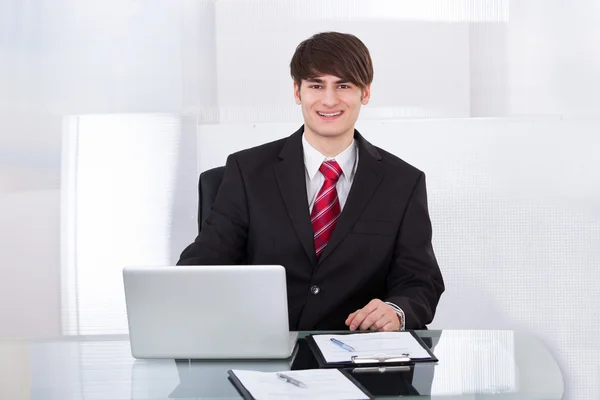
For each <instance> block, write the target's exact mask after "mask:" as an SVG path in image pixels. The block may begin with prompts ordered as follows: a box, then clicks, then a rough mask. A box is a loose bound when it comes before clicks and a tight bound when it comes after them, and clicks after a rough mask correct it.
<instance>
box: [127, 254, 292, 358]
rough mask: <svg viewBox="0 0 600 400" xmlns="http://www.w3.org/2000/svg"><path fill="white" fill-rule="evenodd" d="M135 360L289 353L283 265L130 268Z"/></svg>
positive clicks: (129, 316)
mask: <svg viewBox="0 0 600 400" xmlns="http://www.w3.org/2000/svg"><path fill="white" fill-rule="evenodd" d="M123 280H124V285H125V301H126V305H127V319H128V322H129V339H130V342H131V354H132V355H133V357H135V358H184V359H188V358H191V359H223V358H227V359H250V358H254V359H264V358H288V357H290V356H291V354H292V351H293V350H294V346H295V344H296V339H297V336H298V333H297V332H290V331H289V324H288V309H287V289H286V280H285V268H283V267H282V266H280V265H230V266H224V265H217V266H168V267H125V268H124V269H123Z"/></svg>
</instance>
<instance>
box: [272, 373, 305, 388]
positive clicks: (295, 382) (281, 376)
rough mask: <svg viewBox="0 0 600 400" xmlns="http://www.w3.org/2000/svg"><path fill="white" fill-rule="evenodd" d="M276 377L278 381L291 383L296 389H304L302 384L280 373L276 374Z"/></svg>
mask: <svg viewBox="0 0 600 400" xmlns="http://www.w3.org/2000/svg"><path fill="white" fill-rule="evenodd" d="M277 377H278V378H279V379H283V380H284V381H286V382H287V383H291V384H292V385H294V386H298V387H301V388H305V387H306V385H305V384H304V383H303V382H300V381H299V380H298V379H294V378H292V377H291V376H288V375H285V374H282V373H281V372H278V373H277Z"/></svg>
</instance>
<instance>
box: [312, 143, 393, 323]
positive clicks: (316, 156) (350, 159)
mask: <svg viewBox="0 0 600 400" xmlns="http://www.w3.org/2000/svg"><path fill="white" fill-rule="evenodd" d="M302 147H303V150H304V172H305V174H304V175H305V177H306V194H307V196H308V212H309V213H311V212H312V208H313V205H314V204H315V199H316V198H317V194H318V193H319V190H320V189H321V186H323V182H325V177H324V176H323V174H322V173H320V172H319V168H320V167H321V164H323V162H325V161H329V160H335V161H336V162H337V163H338V165H339V166H340V168H341V169H342V175H341V176H340V178H339V179H338V181H337V183H336V185H335V189H336V191H337V194H338V200H339V202H340V210H343V209H344V205H345V204H346V200H348V193H350V188H351V187H352V181H354V175H355V174H356V167H357V165H358V146H357V144H356V140H353V141H352V143H350V146H348V147H347V148H346V150H344V151H342V152H341V153H340V154H338V155H337V156H335V157H327V156H325V155H323V154H321V152H319V151H318V150H317V149H315V148H314V147H312V146H311V145H310V143H308V142H307V141H306V138H305V137H304V135H302ZM386 304H388V305H389V306H391V307H392V308H393V309H394V311H396V313H397V314H398V315H399V316H400V329H401V330H404V319H405V318H404V311H402V309H401V308H400V307H398V306H397V305H396V304H394V303H390V302H386Z"/></svg>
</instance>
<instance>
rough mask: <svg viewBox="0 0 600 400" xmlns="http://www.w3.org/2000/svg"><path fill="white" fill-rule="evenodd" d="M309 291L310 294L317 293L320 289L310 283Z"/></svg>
mask: <svg viewBox="0 0 600 400" xmlns="http://www.w3.org/2000/svg"><path fill="white" fill-rule="evenodd" d="M310 291H311V292H312V294H319V292H320V291H321V289H320V288H319V287H318V286H317V285H312V286H311V288H310Z"/></svg>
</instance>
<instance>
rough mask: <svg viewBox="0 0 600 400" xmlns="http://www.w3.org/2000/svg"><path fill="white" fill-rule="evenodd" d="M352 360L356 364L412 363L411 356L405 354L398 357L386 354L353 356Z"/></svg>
mask: <svg viewBox="0 0 600 400" xmlns="http://www.w3.org/2000/svg"><path fill="white" fill-rule="evenodd" d="M350 360H351V361H352V362H353V363H354V364H385V363H409V362H411V361H412V359H411V358H410V354H408V353H403V354H401V355H397V356H389V355H385V354H374V355H372V356H368V357H365V356H352V357H350Z"/></svg>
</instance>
